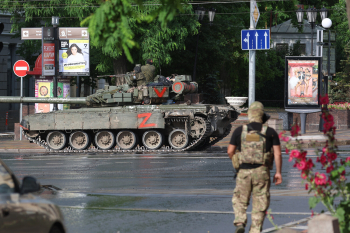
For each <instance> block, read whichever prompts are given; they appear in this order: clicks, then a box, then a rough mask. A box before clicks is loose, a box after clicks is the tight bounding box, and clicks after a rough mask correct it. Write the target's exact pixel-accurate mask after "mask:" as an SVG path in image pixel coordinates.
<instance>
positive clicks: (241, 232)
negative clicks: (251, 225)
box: [235, 225, 244, 233]
mask: <svg viewBox="0 0 350 233" xmlns="http://www.w3.org/2000/svg"><path fill="white" fill-rule="evenodd" d="M235 233H244V226H243V225H238V226H236V231H235Z"/></svg>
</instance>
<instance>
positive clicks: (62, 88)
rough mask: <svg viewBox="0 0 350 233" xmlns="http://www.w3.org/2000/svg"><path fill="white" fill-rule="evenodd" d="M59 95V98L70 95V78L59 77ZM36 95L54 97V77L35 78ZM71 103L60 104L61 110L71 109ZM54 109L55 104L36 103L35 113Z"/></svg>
mask: <svg viewBox="0 0 350 233" xmlns="http://www.w3.org/2000/svg"><path fill="white" fill-rule="evenodd" d="M57 96H58V97H59V98H69V97H70V82H69V79H58V86H57ZM35 97H45V98H49V97H53V81H52V78H46V79H41V78H40V79H35ZM69 106H70V105H69V104H58V105H57V107H58V109H59V110H62V109H69ZM52 109H53V104H49V103H36V104H35V113H45V112H50V111H52Z"/></svg>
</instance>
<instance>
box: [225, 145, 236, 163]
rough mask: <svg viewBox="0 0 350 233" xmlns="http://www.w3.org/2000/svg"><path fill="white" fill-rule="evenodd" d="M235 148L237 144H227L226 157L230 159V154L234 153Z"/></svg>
mask: <svg viewBox="0 0 350 233" xmlns="http://www.w3.org/2000/svg"><path fill="white" fill-rule="evenodd" d="M236 148H237V146H234V145H232V144H229V145H228V147H227V154H228V157H229V158H230V159H231V160H232V156H233V155H234V154H235V152H236Z"/></svg>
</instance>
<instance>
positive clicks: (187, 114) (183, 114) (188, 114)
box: [164, 110, 194, 120]
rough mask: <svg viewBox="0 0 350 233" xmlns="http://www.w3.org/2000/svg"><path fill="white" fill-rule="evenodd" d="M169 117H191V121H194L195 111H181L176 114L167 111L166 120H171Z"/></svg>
mask: <svg viewBox="0 0 350 233" xmlns="http://www.w3.org/2000/svg"><path fill="white" fill-rule="evenodd" d="M169 117H190V120H192V119H194V112H193V111H183V110H179V111H176V112H170V111H167V112H165V113H164V118H169Z"/></svg>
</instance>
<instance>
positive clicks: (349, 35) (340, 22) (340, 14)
mask: <svg viewBox="0 0 350 233" xmlns="http://www.w3.org/2000/svg"><path fill="white" fill-rule="evenodd" d="M329 18H330V19H331V20H332V28H331V30H335V31H336V59H337V61H336V68H337V71H338V72H339V71H342V70H343V69H344V66H343V64H342V60H348V56H349V51H348V48H349V45H348V44H349V42H350V31H349V25H348V18H347V13H346V1H345V0H339V1H338V3H337V4H335V5H333V7H332V11H331V15H330V16H329ZM348 72H349V71H347V73H348ZM337 76H338V73H337Z"/></svg>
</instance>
